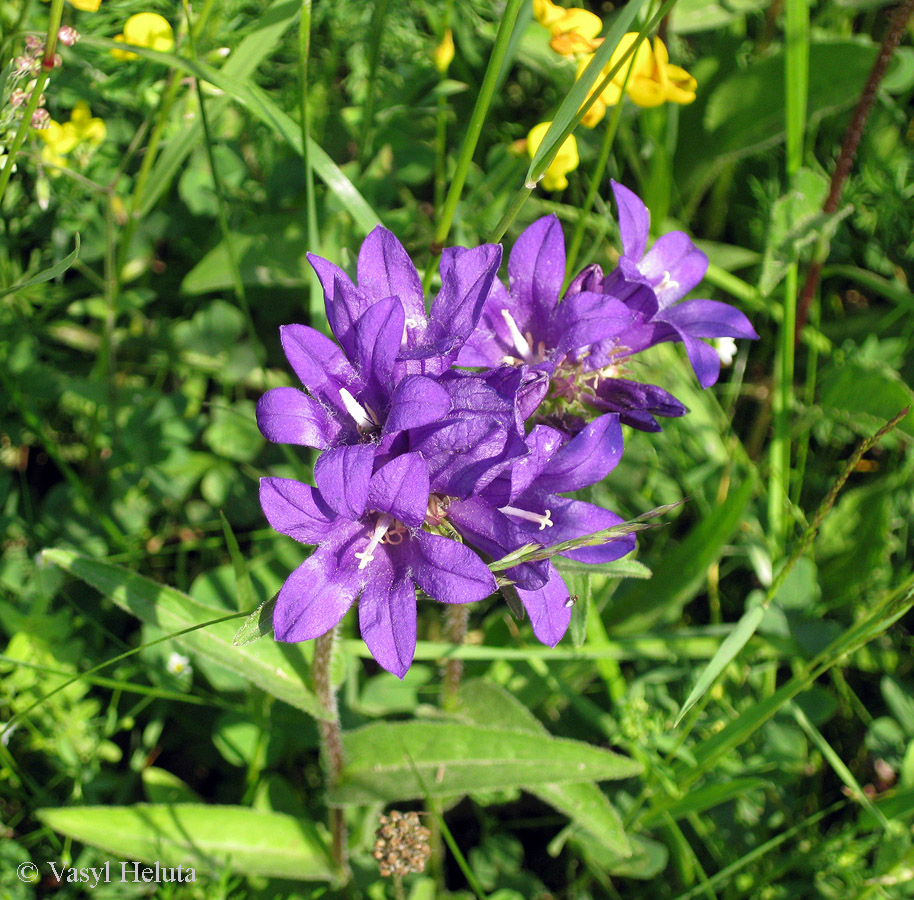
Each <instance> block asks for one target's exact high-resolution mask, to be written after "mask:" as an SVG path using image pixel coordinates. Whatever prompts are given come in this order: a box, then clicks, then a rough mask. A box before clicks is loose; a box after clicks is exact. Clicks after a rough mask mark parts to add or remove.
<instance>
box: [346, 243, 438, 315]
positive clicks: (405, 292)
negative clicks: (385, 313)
mask: <svg viewBox="0 0 914 900" xmlns="http://www.w3.org/2000/svg"><path fill="white" fill-rule="evenodd" d="M358 276H359V287H360V288H361V289H362V290H363V291H364V292H365V293H366V294H368V296H369V297H371V298H372V300H383V299H386V298H387V297H396V298H397V299H398V300H399V301H400V303H401V304H402V306H403V309H404V311H405V312H406V317H407V318H411V319H417V320H421V321H422V322H423V323H424V322H425V299H424V296H423V292H422V282H421V281H420V280H419V274H418V272H416V267H415V266H414V265H413V262H412V260H411V259H410V258H409V254H408V253H407V252H406V250H405V249H404V248H403V245H402V244H401V243H400V242H399V241H398V240H397V238H396V236H395V235H394V234H393V232H391V231H388V230H387V229H386V228H384V227H383V226H381V225H378V226H377V227H376V228H375V229H374V230H373V231H372V232H371V234H369V235H368V237H367V238H365V240H364V241H363V242H362V246H361V249H360V250H359V262H358Z"/></svg>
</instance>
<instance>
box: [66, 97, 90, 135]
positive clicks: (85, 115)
mask: <svg viewBox="0 0 914 900" xmlns="http://www.w3.org/2000/svg"><path fill="white" fill-rule="evenodd" d="M91 118H92V113H91V112H90V111H89V104H88V103H86V101H85V100H77V101H76V106H74V107H73V112H71V113H70V121H71V122H72V123H73V124H74V125H75V126H76V129H77V131H79V130H81V129H83V128H85V127H86V124H87V123H88V122H89V120H90V119H91Z"/></svg>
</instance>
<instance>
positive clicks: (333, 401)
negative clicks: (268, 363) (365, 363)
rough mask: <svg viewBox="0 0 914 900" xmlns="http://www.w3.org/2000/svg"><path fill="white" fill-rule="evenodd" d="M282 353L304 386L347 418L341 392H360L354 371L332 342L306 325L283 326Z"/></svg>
mask: <svg viewBox="0 0 914 900" xmlns="http://www.w3.org/2000/svg"><path fill="white" fill-rule="evenodd" d="M279 334H280V340H281V341H282V349H283V351H284V352H285V354H286V358H287V359H288V360H289V363H290V365H291V366H292V368H293V370H294V371H295V374H296V375H297V376H298V377H299V380H300V381H301V383H302V384H303V385H304V386H305V387H306V388H307V389H308V390H309V391H310V392H311V393H312V394H314V396H315V397H317V398H318V399H319V400H321V401H323V402H324V403H327V404H329V405H331V406H333V407H334V408H335V409H337V410H339V411H340V412H341V413H343V414H344V415H346V416H347V418H348V413H347V412H346V407H345V406H344V405H343V402H342V400H341V399H340V389H341V388H346V389H347V390H349V392H350V393H352V394H357V393H359V392H360V390H361V383H360V382H359V378H358V376H357V375H356V371H355V369H353V368H352V365H351V364H350V363H349V360H348V359H346V357H345V356H344V355H343V351H342V350H340V348H339V347H337V345H336V344H334V343H333V341H331V340H330V338H328V337H326V336H324V335H323V334H321V333H320V332H319V331H315V330H314V329H313V328H310V327H309V326H307V325H283V326H282V328H280V329H279Z"/></svg>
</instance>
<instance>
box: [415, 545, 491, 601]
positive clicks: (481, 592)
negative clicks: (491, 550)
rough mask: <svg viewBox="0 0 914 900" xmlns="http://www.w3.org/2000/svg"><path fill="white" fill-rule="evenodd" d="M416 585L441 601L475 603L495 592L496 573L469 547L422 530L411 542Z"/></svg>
mask: <svg viewBox="0 0 914 900" xmlns="http://www.w3.org/2000/svg"><path fill="white" fill-rule="evenodd" d="M409 544H410V547H409V550H410V556H411V563H412V575H413V579H414V580H415V582H416V584H418V585H419V587H421V588H422V590H423V591H425V593H426V594H428V595H429V596H430V597H433V598H434V599H435V600H438V601H440V602H441V603H473V602H475V601H476V600H482V599H483V598H485V597H488V596H489V594H492V593H494V592H495V589H496V585H495V576H493V575H492V573H491V572H490V571H489V569H488V568H487V566H486V564H485V563H484V562H483V561H482V560H481V559H480V558H479V557H478V556H477V555H476V554H475V553H474V552H473V551H472V550H470V548H469V547H466V546H464V545H463V544H461V543H459V542H458V541H454V540H451V539H450V538H445V537H440V536H439V535H437V534H429V533H428V532H427V531H420V532H419V533H418V534H417V535H416V537H415V538H414V539H412V540H411V541H410V542H409Z"/></svg>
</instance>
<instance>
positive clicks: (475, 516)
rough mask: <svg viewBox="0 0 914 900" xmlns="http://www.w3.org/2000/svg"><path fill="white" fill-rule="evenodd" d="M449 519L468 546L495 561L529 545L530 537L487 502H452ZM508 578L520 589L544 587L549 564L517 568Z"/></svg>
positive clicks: (476, 500)
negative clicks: (470, 545)
mask: <svg viewBox="0 0 914 900" xmlns="http://www.w3.org/2000/svg"><path fill="white" fill-rule="evenodd" d="M447 515H448V519H449V520H450V521H451V522H452V523H453V524H454V526H455V527H456V528H457V530H458V531H459V532H460V534H461V535H462V536H463V537H464V538H465V539H466V540H467V541H468V542H469V543H471V544H472V545H473V546H474V547H478V548H479V549H480V550H481V551H482V552H483V553H486V554H488V555H489V556H490V557H491V558H492V559H501V558H502V557H503V556H507V555H508V554H509V553H511V552H512V551H513V550H516V549H517V548H518V547H522V546H523V545H524V544H526V543H528V541H529V538H528V536H527V535H525V534H524V533H523V532H522V531H521V530H520V529H519V528H517V526H516V525H515V524H514V522H512V521H511V519H509V518H508V517H507V516H506V515H505V514H504V513H503V512H500V511H499V510H498V509H496V508H495V506H494V505H493V504H492V502H491V501H490V500H489V499H488V498H486V499H485V500H483V499H481V498H480V497H470V498H469V500H456V501H453V502H452V503H451V504H450V506H449V507H448V513H447ZM505 575H507V576H508V578H510V579H511V580H512V581H514V582H515V583H516V584H518V585H519V586H521V587H525V588H530V589H533V588H537V587H541V586H542V585H543V584H545V583H546V563H545V561H544V560H543V561H539V562H535V563H525V564H523V565H520V566H514V567H513V568H511V569H508V570H507V571H506V572H505Z"/></svg>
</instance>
